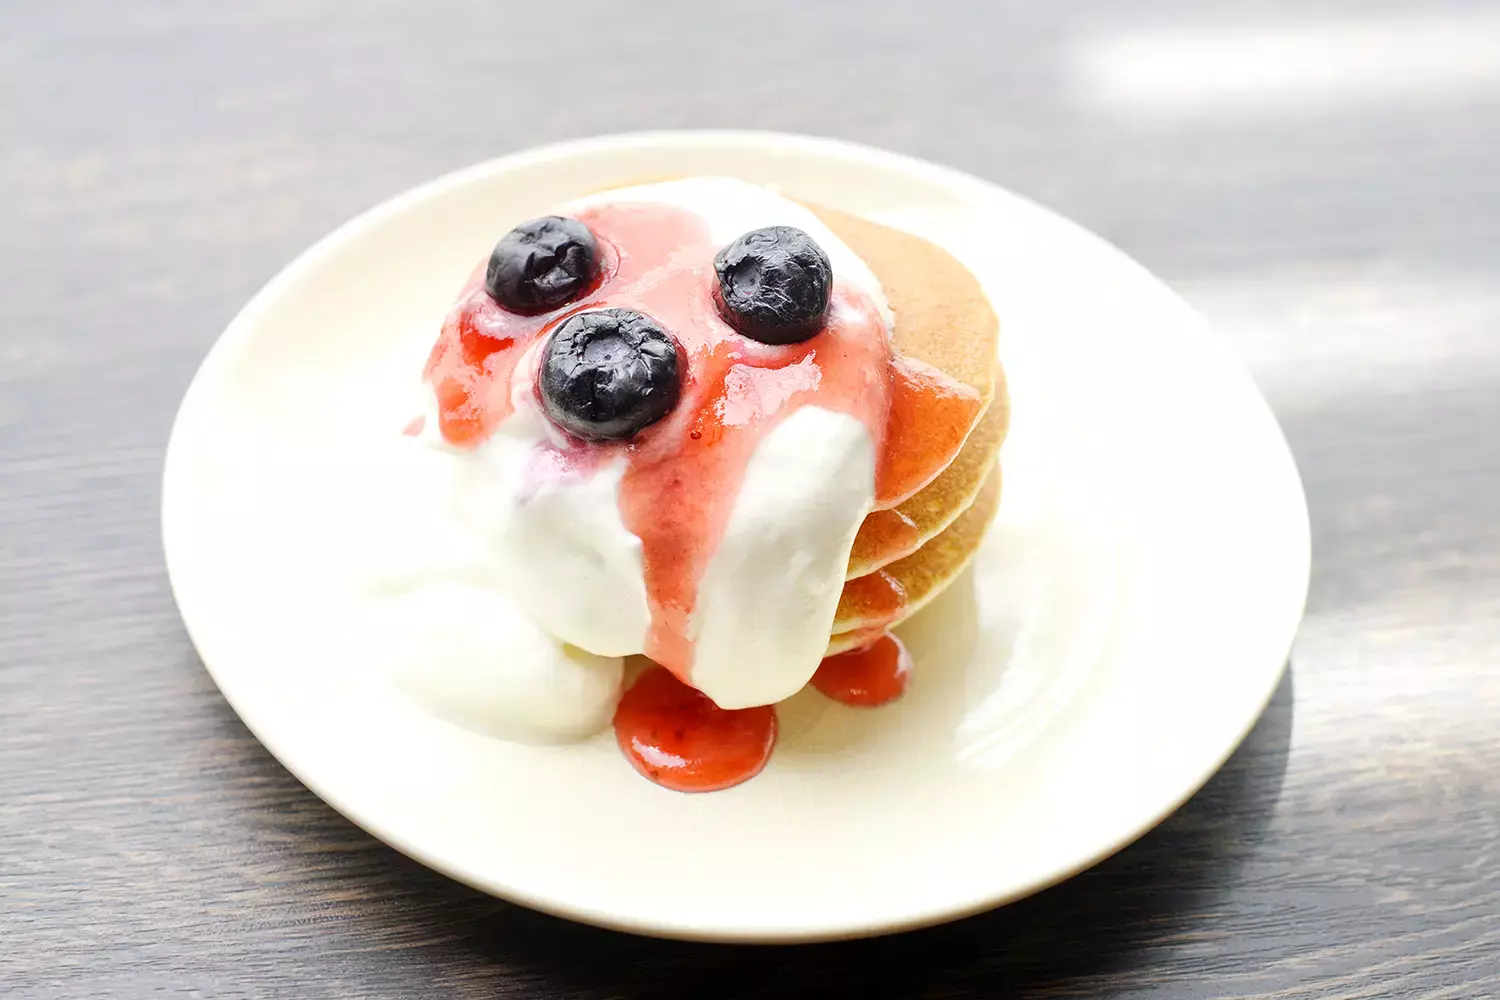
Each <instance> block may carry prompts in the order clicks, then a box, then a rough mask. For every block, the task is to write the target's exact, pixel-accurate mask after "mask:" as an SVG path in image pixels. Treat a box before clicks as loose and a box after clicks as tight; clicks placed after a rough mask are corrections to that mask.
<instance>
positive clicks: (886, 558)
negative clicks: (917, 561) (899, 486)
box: [854, 507, 922, 566]
mask: <svg viewBox="0 0 1500 1000" xmlns="http://www.w3.org/2000/svg"><path fill="white" fill-rule="evenodd" d="M921 542H922V533H921V532H920V531H918V530H917V522H915V521H913V520H912V519H911V518H909V517H907V516H906V515H905V514H903V513H901V512H900V511H899V510H896V509H895V508H894V507H893V508H890V509H888V510H877V511H873V512H872V513H871V514H870V515H869V516H868V517H866V518H865V520H864V523H863V524H861V525H860V526H859V538H858V539H856V540H855V543H854V548H855V551H857V552H860V553H863V554H864V556H865V558H867V559H868V560H869V561H870V562H873V563H876V564H878V565H881V566H884V565H886V564H888V563H893V562H895V561H896V560H897V559H900V558H901V557H903V556H909V555H911V554H912V553H913V552H915V551H917V549H918V548H920V547H921Z"/></svg>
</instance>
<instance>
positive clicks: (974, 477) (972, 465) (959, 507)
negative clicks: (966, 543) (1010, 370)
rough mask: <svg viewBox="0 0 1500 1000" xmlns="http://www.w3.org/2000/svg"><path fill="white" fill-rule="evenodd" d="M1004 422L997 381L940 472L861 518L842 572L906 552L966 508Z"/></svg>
mask: <svg viewBox="0 0 1500 1000" xmlns="http://www.w3.org/2000/svg"><path fill="white" fill-rule="evenodd" d="M1009 422H1010V406H1009V400H1008V399H1007V398H1006V396H1005V389H1004V384H1003V382H1002V383H1001V385H1000V387H999V389H998V390H997V392H996V395H995V400H994V402H992V403H990V405H989V408H988V409H987V410H985V413H984V416H983V417H981V418H980V420H979V424H978V425H977V426H976V427H975V428H974V430H973V432H972V433H970V434H969V438H968V440H967V441H965V442H964V446H963V449H962V450H961V451H960V452H959V453H958V457H957V458H955V459H954V460H953V462H952V463H951V464H950V465H949V466H948V468H946V469H944V470H943V473H942V475H940V476H938V478H937V479H935V480H933V481H932V483H931V484H930V485H929V486H928V487H927V488H926V489H924V490H922V491H921V492H920V493H918V494H917V495H916V496H914V497H912V498H911V499H910V500H906V501H904V502H902V503H900V504H898V505H897V506H895V507H893V508H891V509H890V510H878V511H875V512H874V513H873V514H871V515H869V516H868V517H866V518H865V521H864V524H862V525H861V526H860V529H859V535H858V536H857V537H856V538H855V539H854V550H853V551H852V552H851V553H850V554H849V572H848V576H847V577H846V578H847V579H850V580H852V579H854V578H855V577H860V576H865V575H867V574H869V573H873V572H875V571H876V570H877V569H880V568H881V567H882V566H885V565H887V564H889V563H892V562H895V561H896V560H897V559H900V558H903V557H904V556H909V555H911V554H912V553H913V552H915V551H917V549H919V548H921V547H922V546H923V545H925V544H926V543H927V542H928V541H929V540H930V539H932V538H934V537H935V536H937V535H938V533H940V532H941V531H943V530H944V529H945V528H947V527H948V525H950V524H952V523H953V522H954V520H955V519H956V518H957V517H958V516H959V515H960V514H962V513H963V512H964V511H965V510H968V508H969V505H970V504H972V503H973V502H974V498H975V497H977V496H978V495H979V490H980V488H981V487H982V486H983V485H984V481H985V477H986V476H988V475H989V473H990V471H991V470H992V469H993V468H994V467H995V458H996V456H997V455H999V453H1000V445H1001V443H1002V442H1003V441H1004V440H1005V433H1006V430H1007V429H1008V425H1009Z"/></svg>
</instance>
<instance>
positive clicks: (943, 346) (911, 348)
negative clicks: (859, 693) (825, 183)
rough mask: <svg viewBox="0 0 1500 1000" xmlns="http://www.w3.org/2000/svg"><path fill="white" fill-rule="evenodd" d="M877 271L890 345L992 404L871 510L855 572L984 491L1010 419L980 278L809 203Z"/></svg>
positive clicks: (918, 537) (946, 519) (906, 240)
mask: <svg viewBox="0 0 1500 1000" xmlns="http://www.w3.org/2000/svg"><path fill="white" fill-rule="evenodd" d="M804 204H806V206H807V208H809V209H810V210H811V211H812V212H813V214H815V215H817V216H818V218H819V219H821V220H822V222H823V224H824V225H826V226H827V227H828V228H829V229H831V230H833V232H834V233H835V234H836V235H837V236H838V237H839V238H840V239H842V240H843V241H844V242H845V243H847V244H849V246H850V248H851V249H853V250H854V252H855V253H857V254H859V255H860V257H861V258H863V259H864V261H865V263H866V264H868V265H869V267H870V270H872V271H874V272H875V277H876V278H878V279H879V280H880V284H881V286H882V287H883V289H884V290H885V294H886V299H887V300H888V301H889V303H890V306H891V312H892V314H893V315H894V317H895V326H894V328H893V329H892V331H891V345H892V347H893V348H894V349H895V350H896V352H897V353H898V354H900V355H902V356H903V357H907V358H915V359H916V360H918V361H921V362H924V363H926V364H929V365H932V366H933V367H935V368H938V369H939V370H941V371H942V372H943V373H944V374H946V375H948V376H949V377H950V378H953V379H956V380H957V381H960V382H963V383H965V384H967V385H968V386H970V387H971V388H973V389H974V390H975V391H977V392H978V393H979V394H980V396H981V397H982V398H983V399H984V400H985V401H986V402H987V403H988V406H987V407H986V408H985V410H984V411H983V415H982V416H981V417H980V418H979V419H978V421H977V422H976V424H975V425H974V428H973V429H972V430H971V431H970V433H969V435H968V437H967V439H965V441H964V444H963V447H962V448H961V449H960V450H959V452H958V454H957V455H956V456H954V458H953V460H952V461H951V462H950V463H949V464H948V466H947V468H946V469H944V470H943V472H942V473H941V474H940V475H939V476H938V477H937V478H936V479H934V480H933V481H932V482H931V483H929V484H928V485H927V486H926V487H924V488H923V489H922V490H921V491H920V492H918V493H917V494H916V495H915V496H912V497H910V498H908V499H907V500H904V501H902V502H901V503H900V504H898V505H896V507H894V508H892V509H890V510H884V511H876V512H875V513H873V514H871V515H870V516H869V517H867V518H866V519H865V523H864V525H863V526H861V528H860V532H859V536H858V537H857V538H856V539H855V542H854V550H853V552H852V553H851V554H850V557H849V572H848V577H849V578H850V579H853V578H856V577H860V576H865V575H868V574H870V573H873V572H874V571H875V570H878V569H880V568H881V567H882V566H886V565H888V564H890V563H892V562H894V561H896V560H898V559H901V558H903V557H905V556H908V555H910V554H911V553H913V552H915V551H916V550H917V549H918V548H919V547H920V546H922V545H924V544H925V543H926V542H927V541H929V540H930V539H932V538H934V537H935V536H937V535H938V534H939V533H940V532H942V531H943V530H944V529H946V528H947V527H948V526H949V525H950V524H952V523H953V522H954V520H955V519H956V518H958V517H959V515H961V514H962V513H963V512H964V511H965V510H966V509H967V508H968V507H969V505H970V504H971V503H973V502H974V498H975V497H976V496H977V495H978V494H979V491H980V488H981V487H982V485H983V484H984V481H985V477H986V476H987V475H988V474H989V472H990V470H991V469H992V468H993V466H994V460H995V456H996V455H997V454H998V453H999V451H1000V445H1001V444H1002V443H1003V442H1004V440H1005V434H1006V431H1007V430H1008V428H1009V422H1010V400H1009V397H1008V396H1007V394H1006V391H1005V377H1004V372H1003V370H1002V368H1001V367H1000V363H999V361H998V358H997V353H996V344H997V341H998V339H999V321H998V320H997V319H996V317H995V311H994V309H993V308H992V307H991V305H990V301H989V297H988V296H986V295H985V293H984V289H983V288H981V287H980V285H979V281H978V279H976V278H975V277H974V275H973V273H972V272H971V271H970V270H969V269H968V268H967V267H965V266H964V265H963V264H962V263H961V262H960V261H959V260H958V259H957V258H955V257H954V256H953V255H952V254H950V253H948V252H947V251H946V250H944V249H943V248H942V247H940V246H938V245H936V244H934V243H931V242H929V241H928V240H924V239H922V238H921V237H919V236H914V235H912V234H911V233H906V232H903V231H901V230H899V229H892V228H890V227H889V226H883V225H880V224H879V223H876V222H870V221H869V220H867V219H861V218H859V217H858V216H853V215H849V214H847V213H844V212H839V211H836V210H834V209H831V208H825V207H823V206H821V205H816V204H812V203H804Z"/></svg>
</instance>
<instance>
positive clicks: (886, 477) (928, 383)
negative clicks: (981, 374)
mask: <svg viewBox="0 0 1500 1000" xmlns="http://www.w3.org/2000/svg"><path fill="white" fill-rule="evenodd" d="M891 373H892V376H893V377H892V379H891V405H890V410H889V416H888V417H887V422H886V427H885V441H884V446H883V447H882V448H881V451H880V461H879V464H878V466H877V468H876V470H875V506H877V507H881V508H885V507H894V506H895V505H896V504H898V503H900V502H901V501H903V500H906V499H907V498H909V497H911V496H913V495H914V494H916V492H917V491H918V490H920V489H921V488H922V487H924V486H926V485H927V484H928V483H930V482H932V481H933V480H934V479H936V478H937V477H938V474H939V473H941V472H942V471H943V470H944V469H946V468H947V467H948V463H949V462H951V461H953V456H954V455H957V454H958V450H959V449H960V448H962V447H963V445H964V441H965V440H966V439H967V438H968V436H969V431H970V430H972V429H973V427H974V422H975V421H976V420H978V419H979V415H980V414H981V413H983V412H984V400H983V398H981V397H980V395H979V393H978V392H977V391H975V390H974V388H973V387H972V386H969V385H966V384H964V383H962V382H957V381H954V380H953V379H951V378H949V377H948V376H947V375H945V374H944V373H943V372H941V371H939V370H938V369H936V368H933V367H932V366H930V365H925V364H923V363H922V362H920V361H916V360H913V359H911V358H896V359H894V361H892V363H891Z"/></svg>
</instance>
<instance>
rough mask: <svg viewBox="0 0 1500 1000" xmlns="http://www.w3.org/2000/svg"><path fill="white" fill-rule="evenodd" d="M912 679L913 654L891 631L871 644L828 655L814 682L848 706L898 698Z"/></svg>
mask: <svg viewBox="0 0 1500 1000" xmlns="http://www.w3.org/2000/svg"><path fill="white" fill-rule="evenodd" d="M910 679H911V654H910V653H908V652H907V651H906V646H904V645H903V644H902V642H901V640H900V639H897V638H896V637H895V636H894V635H891V634H890V633H889V632H885V633H882V634H881V636H880V637H879V638H878V639H876V640H875V641H874V642H872V643H870V644H869V645H868V646H863V647H861V648H859V649H851V650H850V651H849V652H847V653H839V654H838V655H836V656H830V657H828V658H826V659H825V660H824V661H823V662H822V664H820V665H819V667H818V672H817V673H815V674H813V679H812V684H813V687H815V688H817V689H818V690H819V691H821V692H822V693H823V695H824V696H826V697H828V698H832V699H833V700H834V701H839V702H843V703H844V704H845V705H859V706H861V707H866V708H872V707H874V706H876V705H884V704H886V703H887V702H891V701H895V700H896V699H897V698H899V697H901V695H902V693H903V692H905V691H906V684H907V681H909V680H910Z"/></svg>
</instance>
